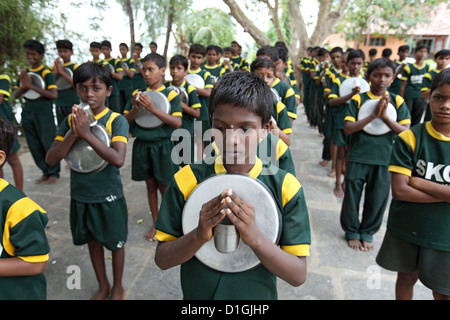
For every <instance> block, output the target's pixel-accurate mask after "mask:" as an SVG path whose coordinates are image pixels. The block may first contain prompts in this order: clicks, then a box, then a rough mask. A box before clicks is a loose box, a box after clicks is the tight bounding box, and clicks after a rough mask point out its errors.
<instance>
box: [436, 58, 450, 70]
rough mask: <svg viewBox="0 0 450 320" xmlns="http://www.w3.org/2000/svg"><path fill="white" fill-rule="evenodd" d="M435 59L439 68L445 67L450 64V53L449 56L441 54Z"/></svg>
mask: <svg viewBox="0 0 450 320" xmlns="http://www.w3.org/2000/svg"><path fill="white" fill-rule="evenodd" d="M435 61H436V65H437V68H438V69H439V70H442V69H445V68H447V66H448V65H449V64H450V55H448V56H442V55H441V56H439V57H437V59H435Z"/></svg>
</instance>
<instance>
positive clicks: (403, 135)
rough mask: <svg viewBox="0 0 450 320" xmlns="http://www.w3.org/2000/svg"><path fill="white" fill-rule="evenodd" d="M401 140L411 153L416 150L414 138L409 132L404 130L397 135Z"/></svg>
mask: <svg viewBox="0 0 450 320" xmlns="http://www.w3.org/2000/svg"><path fill="white" fill-rule="evenodd" d="M398 136H399V137H400V138H402V139H403V140H404V141H405V142H406V143H407V144H408V145H409V146H410V147H411V149H412V151H413V153H414V150H416V137H415V136H414V133H413V132H412V131H411V130H405V131H403V132H401V133H400V134H399V135H398Z"/></svg>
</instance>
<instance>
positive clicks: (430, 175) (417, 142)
mask: <svg viewBox="0 0 450 320" xmlns="http://www.w3.org/2000/svg"><path fill="white" fill-rule="evenodd" d="M430 109H431V115H432V118H431V121H429V122H426V123H421V124H418V125H416V126H414V127H412V128H411V129H410V130H406V131H403V132H402V133H401V134H400V135H399V137H398V138H397V140H396V141H395V144H394V147H393V150H392V156H391V161H390V165H389V171H390V172H391V173H392V197H393V200H392V203H391V207H390V209H389V218H388V222H387V230H386V234H385V236H384V240H383V244H382V245H381V248H380V251H379V252H378V256H377V258H376V261H377V263H378V264H379V265H380V266H382V267H383V268H386V269H388V270H391V271H396V272H397V281H396V285H395V297H396V299H399V300H406V299H408V300H411V299H412V298H413V291H414V285H415V283H416V282H417V279H420V281H421V282H422V283H423V284H424V285H425V286H426V287H428V288H430V289H431V290H432V291H433V296H434V298H435V299H443V300H444V299H445V300H449V299H450V274H449V272H448V271H449V270H450V231H449V230H450V187H449V183H450V177H449V170H448V169H449V168H450V152H449V150H450V149H449V148H450V70H449V69H446V70H443V71H441V72H440V73H439V74H438V75H437V76H436V77H435V78H434V79H433V82H432V84H431V86H430Z"/></svg>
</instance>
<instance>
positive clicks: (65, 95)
mask: <svg viewBox="0 0 450 320" xmlns="http://www.w3.org/2000/svg"><path fill="white" fill-rule="evenodd" d="M64 67H65V68H68V69H70V70H71V71H72V73H73V72H74V71H75V70H76V69H77V68H78V64H76V63H73V62H72V61H69V62H67V63H64ZM54 68H55V66H51V67H50V70H51V71H53V69H54ZM55 80H56V79H55ZM79 103H80V98H79V97H78V95H77V92H76V91H75V88H74V87H72V86H71V87H70V88H67V89H65V90H60V89H59V88H58V98H57V99H56V101H55V105H57V106H67V107H69V106H70V107H71V106H73V105H74V104H79Z"/></svg>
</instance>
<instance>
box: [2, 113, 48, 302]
mask: <svg viewBox="0 0 450 320" xmlns="http://www.w3.org/2000/svg"><path fill="white" fill-rule="evenodd" d="M14 135H15V134H14V127H13V126H12V125H11V123H9V122H8V121H6V120H4V119H2V118H1V117H0V168H1V167H2V166H3V164H4V163H5V161H6V159H7V157H8V156H9V152H10V150H11V148H12V147H13V144H14ZM47 222H48V216H47V213H46V212H45V211H44V210H43V209H42V208H41V207H40V206H39V205H37V204H36V203H35V202H33V201H32V200H31V199H30V198H28V197H27V196H26V195H25V194H23V192H22V191H20V190H18V189H17V188H15V187H14V186H12V185H10V184H9V183H8V182H7V181H5V180H3V179H1V178H0V230H1V233H2V237H0V299H1V300H45V299H46V298H47V282H46V280H45V276H44V273H43V272H44V270H45V267H46V265H47V261H48V254H49V252H50V246H49V244H48V240H47V236H46V235H45V226H46V225H47Z"/></svg>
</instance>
